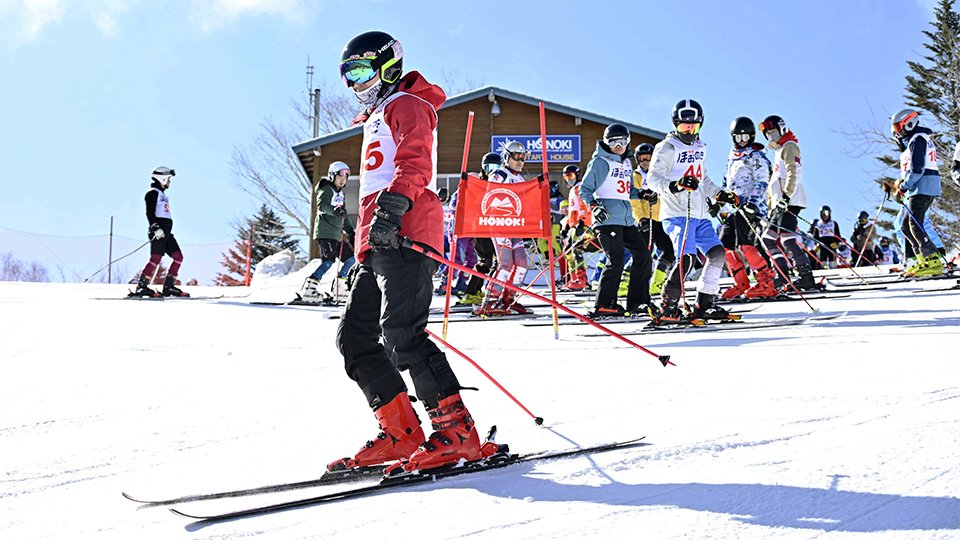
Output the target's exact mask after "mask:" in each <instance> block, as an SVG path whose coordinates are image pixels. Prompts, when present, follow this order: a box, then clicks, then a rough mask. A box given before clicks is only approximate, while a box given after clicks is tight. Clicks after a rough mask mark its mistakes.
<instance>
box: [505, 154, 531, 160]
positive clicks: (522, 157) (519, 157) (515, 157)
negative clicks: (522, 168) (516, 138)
mask: <svg viewBox="0 0 960 540" xmlns="http://www.w3.org/2000/svg"><path fill="white" fill-rule="evenodd" d="M507 157H508V158H510V159H512V160H514V161H526V160H527V153H526V152H509V153H508V154H507Z"/></svg>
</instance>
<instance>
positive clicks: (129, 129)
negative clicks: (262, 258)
mask: <svg viewBox="0 0 960 540" xmlns="http://www.w3.org/2000/svg"><path fill="white" fill-rule="evenodd" d="M933 4H934V2H932V0H924V1H919V2H910V1H863V0H852V1H847V2H830V1H820V0H814V1H809V2H798V3H793V4H785V3H782V2H769V1H765V2H740V3H737V4H734V3H730V2H710V1H702V2H700V1H690V2H665V1H660V2H642V1H641V2H635V3H630V2H622V1H621V2H593V3H587V2H564V1H553V2H535V1H531V2H456V1H454V2H451V1H447V2H363V1H330V2H325V1H310V0H273V1H268V0H175V1H169V2H147V1H145V0H96V1H93V0H91V1H86V0H72V1H68V0H63V1H57V0H35V1H21V0H0V227H6V228H9V229H17V230H21V231H28V232H33V233H39V234H49V235H61V236H89V235H99V234H104V233H105V232H106V231H107V228H108V225H109V219H110V216H114V217H115V220H116V223H115V232H116V234H119V235H122V236H127V237H131V238H141V237H144V239H145V229H146V226H145V219H144V217H143V208H142V206H143V203H142V197H143V193H144V191H145V190H146V189H147V187H148V185H149V180H148V174H149V171H150V169H151V168H153V167H154V166H157V165H167V166H170V167H174V168H175V169H176V170H177V176H176V178H175V179H174V184H173V187H172V189H171V190H170V197H171V203H172V208H173V212H174V218H175V221H176V233H177V237H178V239H180V241H181V243H184V244H194V243H197V244H199V243H214V242H229V241H232V240H233V238H234V231H233V229H232V226H231V224H232V223H233V222H234V221H236V220H238V219H240V218H242V217H244V216H249V215H251V214H252V213H253V212H254V211H255V210H256V208H257V206H258V205H257V203H255V202H254V201H252V200H251V199H250V197H249V196H247V195H246V194H244V193H243V192H242V191H240V190H239V188H237V185H236V180H235V178H234V175H233V172H232V170H231V167H230V157H231V153H232V151H233V149H234V148H235V147H237V146H245V145H250V144H251V143H253V141H254V139H255V138H256V137H257V136H258V135H259V134H261V133H262V130H263V128H262V127H261V122H262V121H263V120H264V119H265V118H272V119H275V120H278V121H286V120H288V119H292V118H293V109H292V107H291V102H292V101H293V100H296V99H299V98H302V96H303V95H304V93H305V88H306V84H305V74H304V70H305V66H306V63H307V58H308V57H309V58H310V62H311V63H312V64H313V65H314V66H315V67H316V75H315V79H314V80H315V85H320V86H325V87H326V88H328V89H331V90H335V91H343V92H346V89H344V88H342V85H341V84H340V81H339V76H338V73H337V63H338V61H339V55H340V51H341V49H342V47H343V44H344V43H345V42H346V41H347V40H349V39H350V37H352V36H353V35H355V34H357V33H359V32H362V31H366V30H371V29H380V30H385V31H387V32H390V33H391V34H393V35H394V36H396V37H397V38H399V39H400V40H401V41H402V43H403V45H404V49H405V59H404V65H405V67H406V69H407V70H410V69H417V70H419V71H421V72H422V73H424V74H425V76H427V77H428V78H432V79H439V78H440V75H441V73H446V74H448V75H449V76H452V77H454V78H456V77H459V78H462V79H464V80H466V79H469V80H471V81H474V82H477V83H482V84H491V85H497V86H501V87H504V88H508V89H511V90H514V91H517V92H521V93H524V94H528V95H532V96H536V97H540V98H543V99H546V100H549V101H554V102H558V103H563V104H566V105H570V106H573V107H578V108H583V109H586V110H590V111H594V112H596V113H600V114H604V115H608V116H612V117H615V118H620V119H623V120H625V121H630V122H635V123H638V124H641V125H645V126H648V127H651V128H655V129H659V130H664V131H666V130H669V128H670V124H669V120H670V109H671V107H672V106H673V104H674V103H675V102H676V101H677V100H679V99H681V98H686V97H691V98H694V99H697V100H699V101H700V103H701V104H703V106H704V109H705V117H706V122H705V125H704V128H703V131H702V137H703V139H704V140H705V141H706V143H707V145H708V168H709V172H710V174H711V176H712V177H713V178H714V179H715V180H719V179H720V178H721V177H722V174H723V168H724V163H725V160H726V154H727V152H728V149H729V145H730V137H729V132H728V129H729V124H730V121H731V120H732V119H733V118H734V117H736V116H740V115H746V116H750V117H752V118H753V119H754V120H760V119H762V118H763V117H764V116H766V115H769V114H779V115H780V116H782V117H784V118H785V119H786V121H787V123H788V125H789V126H790V127H791V128H792V129H793V130H794V132H795V133H796V135H797V136H798V137H799V139H800V145H801V148H802V150H803V155H804V179H805V182H806V185H807V193H808V194H809V198H810V201H809V208H810V210H808V211H807V212H806V215H807V216H808V217H809V218H810V219H812V218H813V217H814V216H815V214H816V209H817V208H818V207H819V206H820V205H822V204H829V205H830V206H831V207H832V208H833V211H834V216H835V217H836V218H838V220H839V222H840V224H841V228H842V231H843V233H844V235H845V236H849V233H850V230H851V224H852V222H853V220H854V219H855V216H856V214H857V212H858V211H859V210H862V209H867V210H869V211H871V213H872V211H873V209H875V208H876V204H878V203H879V201H880V198H881V194H880V192H879V190H877V189H876V188H875V186H874V184H873V183H872V182H871V180H870V179H871V178H872V177H874V176H875V175H876V172H877V168H876V165H875V164H874V162H873V161H872V160H871V159H868V158H861V159H855V158H851V157H850V155H849V154H850V152H851V151H853V144H852V143H851V142H850V141H849V140H848V139H847V138H845V136H844V135H842V134H841V133H840V131H850V130H854V129H856V128H857V127H858V126H861V127H867V126H871V125H880V126H882V127H883V128H884V129H886V126H887V118H888V117H889V114H890V113H892V112H894V111H896V110H897V109H899V108H901V107H902V93H903V88H904V75H905V74H906V73H907V66H906V61H907V60H918V59H919V58H920V56H921V55H922V53H923V48H922V45H921V44H922V40H923V36H922V34H921V32H922V31H923V30H926V29H928V28H929V22H930V20H932V6H933ZM158 6H160V7H158ZM945 153H946V150H944V149H941V155H943V154H945ZM0 251H4V248H3V246H0ZM188 263H189V260H188V261H187V263H185V264H188Z"/></svg>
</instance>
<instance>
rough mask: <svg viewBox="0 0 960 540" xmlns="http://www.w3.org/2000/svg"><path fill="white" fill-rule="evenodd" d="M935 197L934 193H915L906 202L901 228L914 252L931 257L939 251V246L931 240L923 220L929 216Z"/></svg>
mask: <svg viewBox="0 0 960 540" xmlns="http://www.w3.org/2000/svg"><path fill="white" fill-rule="evenodd" d="M934 199H935V197H933V196H932V195H914V196H913V197H910V198H909V199H907V200H906V201H904V204H905V205H906V208H904V210H905V212H904V213H905V214H906V215H905V216H904V217H903V224H902V226H901V228H900V230H901V232H903V237H904V238H905V239H906V240H907V242H909V243H910V245H911V247H912V248H913V252H914V253H919V254H921V255H923V256H924V257H930V256H931V255H935V254H936V253H937V246H935V245H934V244H933V242H931V241H930V236H928V235H927V231H926V230H924V228H923V220H925V219H926V218H927V210H929V209H930V206H931V205H932V204H933V201H934Z"/></svg>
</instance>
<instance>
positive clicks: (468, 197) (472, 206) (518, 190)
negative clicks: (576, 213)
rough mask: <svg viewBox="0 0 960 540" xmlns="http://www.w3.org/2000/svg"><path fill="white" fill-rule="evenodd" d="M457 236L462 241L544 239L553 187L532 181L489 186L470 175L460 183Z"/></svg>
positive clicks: (547, 228) (548, 227)
mask: <svg viewBox="0 0 960 540" xmlns="http://www.w3.org/2000/svg"><path fill="white" fill-rule="evenodd" d="M458 191H459V195H457V216H456V219H455V221H454V234H456V235H457V236H458V237H460V238H494V237H498V238H545V237H547V236H548V235H550V234H551V231H550V227H551V224H550V203H549V202H548V201H549V196H550V187H549V184H548V183H547V182H544V181H537V180H532V181H529V182H520V183H518V184H499V183H494V182H487V181H484V180H481V179H480V178H477V177H476V176H472V175H468V176H467V177H466V178H465V179H463V180H461V181H460V186H459V188H458Z"/></svg>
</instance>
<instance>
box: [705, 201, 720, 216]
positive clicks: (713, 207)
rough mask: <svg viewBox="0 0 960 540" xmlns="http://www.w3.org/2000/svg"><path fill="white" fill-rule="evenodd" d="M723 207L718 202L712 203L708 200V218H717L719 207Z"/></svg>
mask: <svg viewBox="0 0 960 540" xmlns="http://www.w3.org/2000/svg"><path fill="white" fill-rule="evenodd" d="M722 206H723V205H722V204H720V202H719V201H717V202H713V201H711V200H710V199H707V213H708V214H710V217H717V216H718V215H720V207H722Z"/></svg>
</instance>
